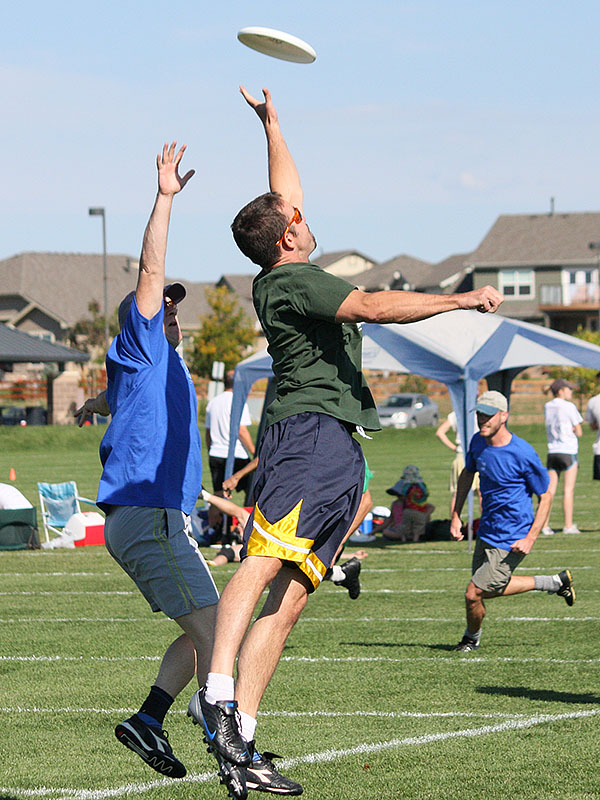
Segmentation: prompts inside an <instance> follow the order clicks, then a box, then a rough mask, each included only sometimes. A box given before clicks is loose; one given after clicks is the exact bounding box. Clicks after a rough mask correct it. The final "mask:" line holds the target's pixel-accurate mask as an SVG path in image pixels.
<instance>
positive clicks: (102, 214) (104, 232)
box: [88, 208, 108, 351]
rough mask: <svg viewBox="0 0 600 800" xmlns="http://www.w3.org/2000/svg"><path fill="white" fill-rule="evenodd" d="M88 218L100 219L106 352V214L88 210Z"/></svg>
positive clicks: (99, 209)
mask: <svg viewBox="0 0 600 800" xmlns="http://www.w3.org/2000/svg"><path fill="white" fill-rule="evenodd" d="M88 213H89V215H90V217H102V268H103V269H102V275H103V281H104V346H105V348H106V350H107V351H108V275H107V272H106V214H105V213H104V209H103V208H90V209H89V211H88Z"/></svg>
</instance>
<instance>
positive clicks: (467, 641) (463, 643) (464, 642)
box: [454, 636, 479, 653]
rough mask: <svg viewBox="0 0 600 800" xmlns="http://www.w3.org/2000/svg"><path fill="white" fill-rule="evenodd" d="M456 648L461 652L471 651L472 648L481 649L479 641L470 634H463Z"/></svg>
mask: <svg viewBox="0 0 600 800" xmlns="http://www.w3.org/2000/svg"><path fill="white" fill-rule="evenodd" d="M454 649H455V650H458V651H459V652H461V653H470V652H471V650H479V642H476V641H475V639H471V637H470V636H463V638H462V639H461V640H460V642H459V643H458V644H457V645H456V647H455V648H454Z"/></svg>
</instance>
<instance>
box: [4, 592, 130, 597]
mask: <svg viewBox="0 0 600 800" xmlns="http://www.w3.org/2000/svg"><path fill="white" fill-rule="evenodd" d="M91 594H93V595H103V596H107V597H108V596H111V595H117V596H118V597H122V596H130V595H131V596H132V597H133V596H135V597H139V596H140V593H139V592H117V591H112V592H101V591H93V592H86V591H81V592H78V591H64V592H63V591H52V592H41V591H33V592H26V591H21V592H0V597H61V596H62V595H91Z"/></svg>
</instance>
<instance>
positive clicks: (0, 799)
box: [0, 794, 19, 800]
mask: <svg viewBox="0 0 600 800" xmlns="http://www.w3.org/2000/svg"><path fill="white" fill-rule="evenodd" d="M0 800H19V798H18V797H13V795H12V794H0Z"/></svg>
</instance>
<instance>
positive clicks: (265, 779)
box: [246, 740, 304, 795]
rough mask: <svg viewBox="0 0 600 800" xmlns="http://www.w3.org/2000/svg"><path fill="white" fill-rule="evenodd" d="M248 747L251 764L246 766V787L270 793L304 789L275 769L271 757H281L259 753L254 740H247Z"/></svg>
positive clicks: (299, 791)
mask: <svg viewBox="0 0 600 800" xmlns="http://www.w3.org/2000/svg"><path fill="white" fill-rule="evenodd" d="M248 749H249V750H250V753H251V754H252V764H251V765H250V766H249V767H246V785H247V787H248V789H256V790H257V791H259V792H269V793H270V794H289V795H298V794H302V792H303V791H304V789H303V788H302V786H300V784H299V783H296V782H295V781H292V780H290V778H286V777H285V775H282V774H281V773H280V772H278V771H277V768H276V767H275V765H274V764H273V762H272V759H273V758H281V756H278V755H277V754H276V753H267V752H265V753H259V752H258V750H257V749H256V747H255V746H254V740H252V741H251V742H248Z"/></svg>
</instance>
